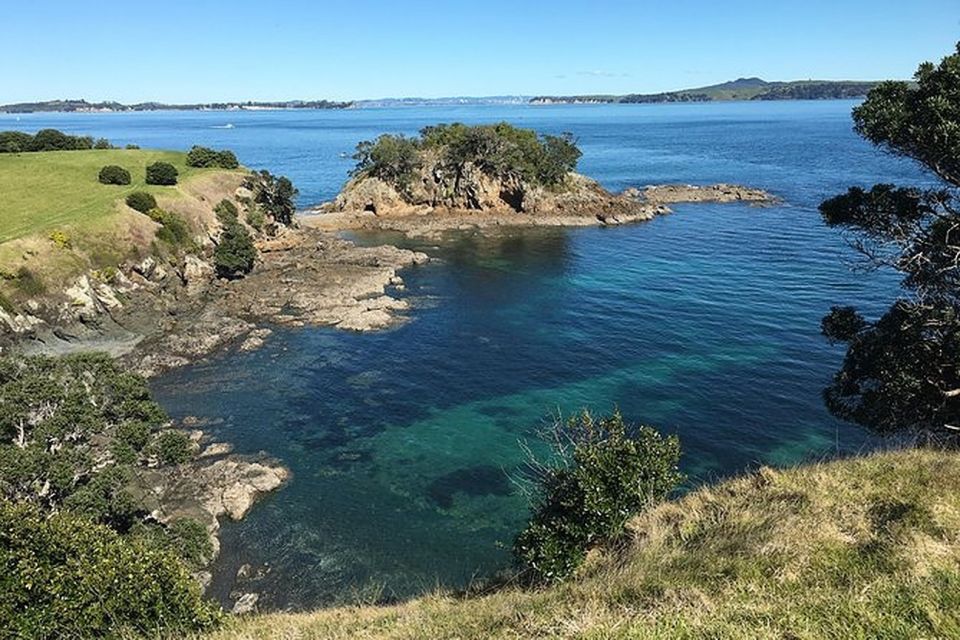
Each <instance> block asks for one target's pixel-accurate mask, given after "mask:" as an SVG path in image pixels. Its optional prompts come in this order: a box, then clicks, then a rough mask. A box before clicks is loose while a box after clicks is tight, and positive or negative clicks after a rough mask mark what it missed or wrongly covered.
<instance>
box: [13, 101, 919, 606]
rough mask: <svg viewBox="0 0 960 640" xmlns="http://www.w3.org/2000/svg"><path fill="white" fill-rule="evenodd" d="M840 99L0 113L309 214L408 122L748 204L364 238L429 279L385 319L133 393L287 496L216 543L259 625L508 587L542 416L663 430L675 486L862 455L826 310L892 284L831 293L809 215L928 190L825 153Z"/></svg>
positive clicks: (838, 263) (846, 112)
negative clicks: (286, 471) (370, 144)
mask: <svg viewBox="0 0 960 640" xmlns="http://www.w3.org/2000/svg"><path fill="white" fill-rule="evenodd" d="M853 106H855V102H851V101H826V102H758V103H752V102H746V103H710V104H683V105H589V106H588V105H576V106H559V105H558V106H544V107H529V106H492V107H443V108H396V109H369V110H349V111H270V112H155V113H136V114H37V115H21V116H19V117H17V116H3V115H0V129H10V128H19V129H25V130H36V129H38V128H43V127H56V128H59V129H62V130H65V131H68V132H70V133H82V134H88V135H94V136H104V137H107V138H109V139H110V140H112V141H113V142H114V143H116V144H127V143H135V144H139V145H141V146H144V147H147V146H149V147H164V148H180V149H186V148H188V147H189V146H190V145H192V144H204V145H209V146H214V147H218V148H221V147H225V148H230V149H233V150H234V151H235V152H236V153H237V155H238V156H239V158H240V160H241V161H242V162H243V163H244V164H246V165H247V166H250V167H255V168H268V169H269V170H270V171H272V172H274V173H280V174H286V175H288V176H290V177H291V178H292V179H293V180H294V182H295V183H296V184H297V186H298V187H299V188H300V197H299V203H300V204H301V205H302V206H307V205H310V204H314V203H317V202H320V201H322V200H325V199H329V198H331V197H333V196H334V195H335V194H336V193H337V191H338V190H339V188H340V186H341V185H342V183H343V182H344V180H345V179H346V177H347V172H348V171H349V169H350V168H351V166H352V163H353V161H352V160H351V159H350V157H349V156H350V154H351V153H352V150H353V147H354V146H355V145H356V143H357V142H359V141H360V140H364V139H370V138H373V137H375V136H377V135H379V134H380V133H384V132H389V133H397V132H400V133H407V134H414V133H416V131H417V130H418V129H419V128H420V127H422V126H424V125H427V124H433V123H437V122H451V121H463V122H468V123H478V122H496V121H500V120H507V121H509V122H511V123H514V124H516V125H519V126H523V127H532V128H535V129H537V130H538V131H541V132H544V133H558V132H564V131H569V132H572V133H573V134H574V135H575V136H576V137H577V138H578V140H579V143H580V147H581V148H582V150H583V158H582V161H581V163H580V170H581V171H582V172H584V173H586V174H588V175H591V176H593V177H595V178H597V179H598V180H600V182H601V183H603V184H604V185H605V186H606V187H608V188H610V189H613V190H619V189H623V188H625V187H629V186H643V185H646V184H654V183H666V182H683V183H695V184H708V183H713V182H737V183H742V184H746V185H750V186H755V187H762V188H765V189H767V190H769V191H771V192H773V193H774V194H776V195H778V196H779V197H781V198H782V199H783V203H782V204H781V205H778V206H774V207H770V208H753V207H749V206H742V205H736V204H731V205H682V206H676V207H675V213H674V214H673V215H670V216H664V217H661V218H658V219H656V220H653V221H651V222H649V223H644V224H638V225H634V226H626V227H620V228H603V229H601V228H588V229H570V230H558V229H549V230H518V231H514V232H510V233H506V234H502V235H497V236H493V237H484V236H481V235H477V234H475V233H458V234H451V235H450V236H449V237H446V238H444V239H443V240H440V241H430V242H423V241H420V242H418V241H409V240H404V239H402V238H397V237H393V236H388V235H379V236H378V235H364V236H357V240H358V241H359V242H364V243H376V242H388V241H389V242H397V243H401V244H403V245H404V246H409V247H413V248H417V249H420V250H423V251H426V252H427V253H429V254H430V255H431V256H433V257H434V258H436V260H435V261H434V262H432V263H430V264H429V265H427V266H423V267H418V268H413V269H410V270H408V271H406V272H404V273H403V276H404V278H405V280H406V285H407V286H406V290H405V291H404V292H402V293H400V292H395V294H396V295H399V296H403V297H405V298H407V299H408V300H409V301H410V302H411V304H412V307H413V309H412V311H411V312H410V314H409V321H408V322H406V323H405V324H403V325H402V326H400V327H398V328H396V329H392V330H389V331H384V332H379V333H372V334H354V333H347V332H341V331H337V330H333V329H326V328H306V329H299V330H277V331H276V332H275V333H274V335H273V336H272V337H271V338H270V339H269V340H268V341H267V343H266V345H265V346H264V348H263V349H261V350H259V351H256V352H253V353H243V354H241V353H228V354H222V355H218V356H215V357H212V358H210V359H209V360H208V361H205V362H202V363H199V364H196V365H194V366H190V367H187V368H184V369H182V370H179V371H176V372H174V373H171V374H169V375H166V376H164V377H162V378H160V379H158V380H156V381H155V382H154V383H153V388H154V390H155V392H156V394H157V397H158V398H159V400H160V402H161V403H162V404H163V406H164V407H165V408H166V409H167V410H168V411H169V412H170V413H171V415H173V416H176V417H184V416H188V415H190V416H197V417H199V418H201V419H204V420H206V421H208V422H209V425H208V427H206V428H207V429H208V430H209V431H211V432H212V433H213V434H214V435H215V436H216V437H218V438H222V439H225V440H228V441H230V442H232V443H234V444H235V445H236V447H237V450H238V451H240V452H245V453H256V452H260V451H265V452H267V453H268V454H270V455H272V456H275V457H277V458H279V459H280V460H282V461H283V462H284V463H285V464H286V465H288V466H289V467H290V468H291V469H292V471H293V473H294V477H293V481H292V482H291V483H290V484H289V486H287V487H286V488H284V489H283V490H282V491H279V492H277V493H275V494H274V495H271V496H270V497H268V498H267V499H265V500H264V501H263V502H262V503H260V504H259V505H258V506H257V507H255V508H254V510H253V511H252V512H251V513H250V515H249V516H248V517H247V519H246V520H244V521H243V522H241V523H227V524H226V526H225V527H224V554H223V557H222V559H221V560H220V562H219V564H218V566H217V573H216V577H215V581H214V587H213V589H214V592H215V593H216V594H217V595H218V596H219V597H222V598H223V599H224V600H225V601H228V600H229V594H230V592H231V590H232V589H234V588H235V587H234V584H233V582H234V581H233V578H234V576H235V575H236V572H237V569H238V568H239V567H240V566H241V565H242V564H244V563H251V564H252V565H253V566H254V570H255V573H256V572H257V571H259V573H261V574H263V575H262V577H260V578H258V579H255V580H254V581H252V582H250V583H248V584H247V585H246V586H245V587H244V588H245V589H248V590H254V591H259V592H261V593H263V598H262V600H261V604H262V605H263V606H264V607H266V608H279V607H291V608H302V607H310V606H317V605H322V604H327V603H332V602H343V601H350V600H356V599H362V600H365V601H371V600H378V599H390V598H403V597H408V596H410V595H413V594H416V593H420V592H423V591H426V590H432V589H435V588H437V587H438V586H439V587H451V588H459V587H464V586H466V585H468V584H470V583H471V582H473V581H476V580H482V579H483V578H484V577H485V576H489V575H490V574H492V573H493V572H495V571H497V570H498V569H501V568H503V567H505V566H507V564H508V562H509V546H510V543H511V540H512V538H513V536H514V535H515V534H516V533H517V531H518V530H519V528H520V527H521V526H522V524H523V522H524V519H525V515H526V512H525V502H524V499H523V498H522V496H521V495H519V494H518V492H517V491H516V487H515V484H514V482H513V481H512V478H515V477H516V474H517V470H518V469H519V467H520V466H521V465H522V464H523V461H524V456H523V452H522V447H521V444H522V443H523V442H524V441H525V440H529V439H531V438H533V437H535V435H536V432H537V430H538V429H539V428H540V427H542V426H543V425H544V424H545V421H549V420H550V418H551V416H555V415H558V414H562V415H568V414H570V413H571V412H575V411H577V410H578V409H580V408H584V407H587V408H590V409H592V410H594V411H595V412H609V411H611V410H613V409H614V408H615V407H619V409H620V410H621V411H622V412H623V414H624V415H625V416H626V417H627V418H628V419H630V420H632V421H636V422H643V423H647V424H651V425H655V426H657V427H658V428H660V429H661V430H662V431H663V432H666V433H676V434H678V435H679V437H680V439H681V442H682V446H683V462H682V466H683V470H684V471H685V472H686V473H687V474H689V477H690V480H689V483H688V486H696V485H697V484H699V483H702V482H710V481H713V480H716V479H717V478H721V477H723V476H727V475H730V474H734V473H738V472H741V471H744V470H748V469H752V468H756V467H757V466H758V465H761V464H770V465H790V464H795V463H797V462H800V461H804V460H810V459H818V458H822V457H826V456H835V455H838V454H847V453H853V452H858V451H863V450H865V449H868V448H870V447H874V446H877V445H878V442H877V441H876V440H874V439H872V438H871V437H870V436H869V434H867V433H865V432H864V431H862V430H861V429H860V428H858V427H855V426H853V425H850V424H845V423H842V422H839V421H837V420H835V419H833V418H832V417H831V416H830V415H829V414H828V413H827V411H826V410H825V409H824V406H823V403H822V400H821V390H822V389H823V387H824V386H825V385H826V384H827V383H828V381H829V379H830V377H831V375H832V373H833V371H834V370H836V369H837V367H838V365H839V364H840V362H841V359H842V355H843V352H842V348H841V347H838V346H832V345H830V344H829V343H828V342H827V341H826V340H825V339H823V338H822V337H821V336H820V335H819V321H820V318H821V317H822V316H823V314H824V313H826V312H827V310H828V309H829V308H830V306H831V305H834V304H845V303H854V304H857V305H859V306H861V307H862V308H863V310H864V311H865V312H866V313H867V314H868V315H876V314H878V313H880V312H882V310H883V309H884V308H885V306H886V305H887V304H889V301H890V299H891V297H892V296H894V295H896V293H897V280H896V277H895V276H894V274H891V273H884V272H869V273H865V272H856V271H852V270H851V266H853V265H852V264H851V260H852V259H853V257H854V256H853V252H852V251H851V250H850V249H849V248H848V247H847V246H846V244H845V243H844V240H843V238H842V237H841V235H840V234H839V233H838V232H837V231H835V230H831V229H828V228H826V227H825V226H824V224H823V223H822V222H821V220H820V218H819V216H818V213H817V211H816V207H817V205H818V203H819V202H820V201H821V200H822V199H824V198H826V197H828V196H830V195H833V194H836V193H838V192H841V191H843V190H845V189H846V187H847V186H849V185H864V186H867V185H870V184H872V183H874V182H880V181H886V182H923V181H926V180H928V178H927V177H925V176H924V175H922V174H921V173H920V172H919V170H918V169H917V168H916V167H915V166H914V165H912V164H910V163H909V162H906V161H903V160H899V159H896V158H893V157H890V156H887V155H884V154H882V153H880V152H879V151H877V150H875V149H873V148H872V147H871V146H869V145H868V144H867V143H865V142H863V141H861V140H860V139H858V138H857V137H856V135H855V134H854V133H853V131H852V123H851V119H850V110H851V108H852V107H853Z"/></svg>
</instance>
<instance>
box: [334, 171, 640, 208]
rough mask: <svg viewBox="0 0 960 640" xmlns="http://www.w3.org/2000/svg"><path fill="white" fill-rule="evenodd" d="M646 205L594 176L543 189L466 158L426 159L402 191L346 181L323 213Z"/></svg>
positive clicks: (375, 182) (369, 181) (571, 177)
mask: <svg viewBox="0 0 960 640" xmlns="http://www.w3.org/2000/svg"><path fill="white" fill-rule="evenodd" d="M649 208H650V207H648V206H647V205H646V204H644V203H641V202H638V201H637V200H636V199H633V198H629V197H625V196H622V195H616V194H612V193H610V192H609V191H607V190H606V189H604V188H603V187H601V186H600V184H599V183H597V182H596V181H595V180H591V179H590V178H587V177H586V176H583V175H580V174H577V173H570V174H568V175H567V179H566V180H565V181H564V183H563V184H561V185H558V186H556V187H552V188H547V187H544V186H541V185H538V184H532V183H530V182H527V181H524V180H522V179H521V178H519V177H517V176H512V175H511V176H503V177H501V176H493V175H490V174H489V173H486V172H484V171H482V170H481V169H480V168H479V167H478V166H476V165H475V164H473V163H471V162H466V163H463V164H462V165H459V166H458V167H456V168H447V167H445V166H444V165H442V164H440V163H431V162H429V161H425V162H424V163H423V166H422V168H421V169H420V170H419V172H418V173H417V174H416V178H415V179H413V180H411V181H410V183H409V184H408V186H407V187H406V188H405V189H402V190H401V189H399V188H397V187H396V186H394V185H392V184H389V183H387V182H385V181H384V180H381V179H380V178H376V177H371V176H365V175H362V176H358V177H356V178H354V179H352V180H350V181H349V182H348V183H347V184H346V185H345V186H344V188H343V191H341V193H340V194H339V195H338V196H337V198H336V199H335V200H334V201H333V202H332V203H329V204H328V206H327V207H326V208H325V211H328V212H345V213H368V214H373V215H376V216H380V217H404V216H410V215H422V214H428V213H433V212H445V213H470V212H474V213H478V214H487V215H517V214H526V215H539V216H551V215H563V216H570V215H582V216H590V217H598V216H614V215H617V214H621V215H630V214H634V215H635V214H637V213H640V212H646V211H647V210H648V209H649Z"/></svg>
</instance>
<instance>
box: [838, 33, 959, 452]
mask: <svg viewBox="0 0 960 640" xmlns="http://www.w3.org/2000/svg"><path fill="white" fill-rule="evenodd" d="M915 81H916V82H915V85H910V84H908V83H906V82H884V83H882V84H880V85H879V86H878V87H876V88H875V89H873V90H872V91H871V92H870V94H869V95H868V97H867V100H866V101H865V102H864V103H863V104H862V105H861V106H859V107H857V108H855V109H854V111H853V119H854V123H855V129H856V131H857V133H859V134H860V135H861V136H863V137H864V138H866V139H867V140H869V141H870V142H872V143H873V144H875V145H877V146H879V147H880V148H882V149H884V150H885V151H888V152H890V153H893V154H895V155H898V156H902V157H906V158H911V159H913V160H915V161H917V162H918V163H920V165H921V166H923V167H924V168H926V169H927V170H929V171H930V172H931V173H932V174H933V175H935V176H936V177H937V178H938V179H939V180H940V181H941V182H942V185H941V186H939V187H937V188H928V189H921V188H917V187H903V186H894V185H890V184H880V185H876V186H874V187H873V188H871V189H869V190H864V189H861V188H857V187H854V188H851V189H850V190H849V191H848V192H847V193H846V194H843V195H839V196H837V197H835V198H831V199H829V200H827V201H825V202H824V203H823V204H821V205H820V211H821V214H822V216H823V219H824V220H825V221H826V223H827V224H828V225H830V226H832V227H837V228H840V229H842V230H844V231H845V232H846V233H847V234H848V237H849V239H850V242H851V244H852V245H853V247H854V248H855V249H856V250H857V251H858V252H859V253H860V254H861V255H862V256H863V258H864V260H865V263H866V265H867V266H869V267H871V268H892V269H894V270H896V271H898V272H899V273H901V274H902V275H903V280H902V286H903V289H904V295H902V296H901V297H900V298H898V299H897V300H895V301H894V302H893V304H892V305H891V307H890V308H889V309H888V310H887V312H886V313H884V315H883V316H882V317H881V318H880V319H879V320H876V321H873V322H871V321H868V320H866V319H865V318H864V317H863V316H861V315H860V314H859V313H858V312H857V311H856V309H854V308H853V307H834V308H833V309H832V310H831V312H830V313H829V314H828V315H827V316H826V317H825V318H824V319H823V323H822V330H823V333H824V335H826V336H827V337H828V338H830V339H831V340H832V341H838V342H843V343H846V344H847V353H846V356H845V358H844V362H843V366H842V368H841V369H840V370H839V371H838V372H837V373H836V374H835V376H834V379H833V382H832V384H831V385H830V386H829V387H828V388H827V389H826V390H825V392H824V396H825V399H826V403H827V406H828V408H829V409H830V411H831V412H832V413H833V414H834V415H836V416H838V417H840V418H843V419H847V420H851V421H854V422H857V423H859V424H861V425H864V426H866V427H869V428H871V429H874V430H876V431H878V432H880V433H891V432H897V431H909V432H915V433H917V434H924V435H930V434H936V433H945V432H947V433H949V432H955V431H957V430H958V429H960V206H958V204H957V188H958V187H960V45H958V47H957V52H956V53H954V54H953V55H950V56H948V57H946V58H944V59H943V60H942V61H941V62H940V64H939V65H936V66H935V65H934V64H932V63H930V62H925V63H923V64H921V65H920V67H919V69H918V70H917V73H916V75H915Z"/></svg>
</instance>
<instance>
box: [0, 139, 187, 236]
mask: <svg viewBox="0 0 960 640" xmlns="http://www.w3.org/2000/svg"><path fill="white" fill-rule="evenodd" d="M158 160H162V161H164V162H169V163H170V164H172V165H174V166H175V167H176V168H177V170H178V171H179V172H180V180H181V181H182V180H185V179H189V178H190V177H191V176H193V175H195V174H196V173H198V172H202V171H204V170H203V169H194V168H191V167H188V166H186V154H185V153H179V152H175V151H153V150H139V149H137V150H126V149H103V150H91V151H48V152H41V153H22V154H0V194H3V195H2V197H0V244H2V243H4V242H9V241H10V240H16V239H17V238H22V237H25V236H29V235H34V234H41V233H49V232H50V231H52V230H53V229H56V228H59V227H61V226H65V225H69V226H71V227H74V228H87V227H89V226H92V225H95V224H96V223H98V222H102V221H103V220H104V219H105V218H108V217H109V216H111V215H113V214H114V213H116V211H117V208H116V203H117V201H119V200H121V199H123V198H124V197H126V195H127V194H128V193H131V192H132V191H137V190H144V191H149V192H151V193H154V194H160V193H177V189H176V187H158V186H147V185H146V184H145V182H144V173H145V170H146V166H147V165H148V164H151V163H153V162H157V161H158ZM108 164H116V165H119V166H121V167H123V168H125V169H127V170H128V171H129V172H130V175H131V177H132V178H133V182H132V183H131V184H129V185H125V186H116V185H104V184H100V183H99V182H98V181H97V174H99V172H100V169H101V168H102V167H103V166H104V165H108Z"/></svg>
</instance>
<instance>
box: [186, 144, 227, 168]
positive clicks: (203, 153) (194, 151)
mask: <svg viewBox="0 0 960 640" xmlns="http://www.w3.org/2000/svg"><path fill="white" fill-rule="evenodd" d="M187 166H188V167H220V168H221V169H236V168H237V167H239V166H240V163H239V162H238V161H237V156H236V155H234V153H233V151H228V150H226V149H224V150H223V151H214V150H213V149H210V148H209V147H201V146H199V145H194V146H193V147H191V148H190V151H188V152H187Z"/></svg>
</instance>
